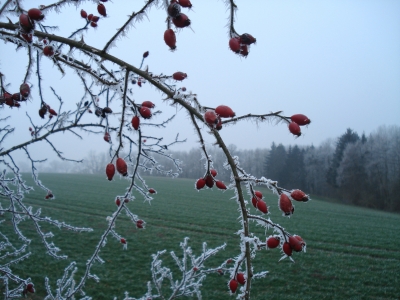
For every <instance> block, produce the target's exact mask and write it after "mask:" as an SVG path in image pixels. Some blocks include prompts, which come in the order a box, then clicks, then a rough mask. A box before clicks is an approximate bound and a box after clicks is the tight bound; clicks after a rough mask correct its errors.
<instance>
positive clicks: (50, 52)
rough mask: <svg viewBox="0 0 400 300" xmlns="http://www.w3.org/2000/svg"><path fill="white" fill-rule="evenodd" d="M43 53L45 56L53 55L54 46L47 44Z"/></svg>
mask: <svg viewBox="0 0 400 300" xmlns="http://www.w3.org/2000/svg"><path fill="white" fill-rule="evenodd" d="M43 54H44V55H45V56H53V55H54V48H53V46H46V47H44V48H43Z"/></svg>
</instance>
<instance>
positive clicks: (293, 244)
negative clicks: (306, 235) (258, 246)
mask: <svg viewBox="0 0 400 300" xmlns="http://www.w3.org/2000/svg"><path fill="white" fill-rule="evenodd" d="M280 244H281V240H280V237H279V236H278V235H274V236H269V237H268V238H267V241H266V246H267V248H268V249H274V248H277V247H278V246H279V245H280ZM305 247H306V243H305V242H304V240H303V239H302V238H301V236H299V235H292V236H289V238H288V239H286V238H285V241H283V243H282V251H283V253H285V254H286V255H287V256H292V252H293V250H294V251H295V252H301V251H303V250H304V249H305Z"/></svg>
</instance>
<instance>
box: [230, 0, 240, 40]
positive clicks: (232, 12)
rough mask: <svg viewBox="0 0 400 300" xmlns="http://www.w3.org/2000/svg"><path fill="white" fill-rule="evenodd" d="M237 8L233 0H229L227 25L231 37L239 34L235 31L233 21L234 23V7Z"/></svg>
mask: <svg viewBox="0 0 400 300" xmlns="http://www.w3.org/2000/svg"><path fill="white" fill-rule="evenodd" d="M236 8H237V6H236V4H235V2H233V0H230V11H231V12H230V14H229V15H230V26H229V35H230V37H231V38H233V37H236V36H239V34H238V33H237V32H236V30H235V27H234V23H235V9H236Z"/></svg>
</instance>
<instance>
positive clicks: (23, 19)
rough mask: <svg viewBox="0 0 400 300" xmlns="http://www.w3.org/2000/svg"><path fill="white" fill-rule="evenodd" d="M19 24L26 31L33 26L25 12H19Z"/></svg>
mask: <svg viewBox="0 0 400 300" xmlns="http://www.w3.org/2000/svg"><path fill="white" fill-rule="evenodd" d="M19 25H20V26H21V28H22V29H23V30H24V31H25V32H27V33H29V32H30V31H31V30H32V29H33V28H34V24H33V23H32V21H31V19H30V18H29V17H28V15H26V14H21V15H20V16H19Z"/></svg>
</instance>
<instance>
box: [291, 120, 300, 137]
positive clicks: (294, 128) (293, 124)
mask: <svg viewBox="0 0 400 300" xmlns="http://www.w3.org/2000/svg"><path fill="white" fill-rule="evenodd" d="M289 131H290V132H291V133H292V134H293V135H297V136H300V135H301V131H300V126H299V124H297V123H296V122H291V123H290V124H289Z"/></svg>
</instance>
